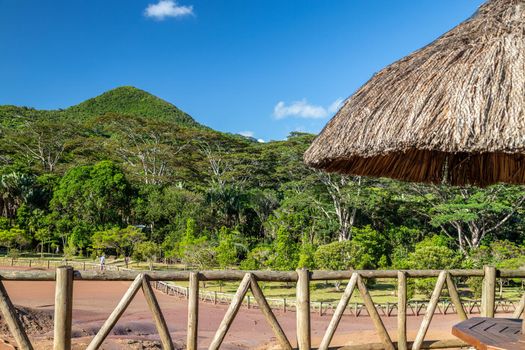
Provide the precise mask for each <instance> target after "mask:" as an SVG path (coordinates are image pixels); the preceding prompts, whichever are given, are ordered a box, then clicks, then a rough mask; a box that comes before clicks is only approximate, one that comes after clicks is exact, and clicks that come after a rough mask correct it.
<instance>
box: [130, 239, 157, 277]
mask: <svg viewBox="0 0 525 350" xmlns="http://www.w3.org/2000/svg"><path fill="white" fill-rule="evenodd" d="M159 252H160V247H159V245H158V244H156V243H155V242H137V243H135V245H134V250H133V256H134V258H135V259H137V260H139V261H147V262H148V264H149V269H150V271H152V270H153V263H154V262H155V260H157V257H158V256H159V254H160V253H159Z"/></svg>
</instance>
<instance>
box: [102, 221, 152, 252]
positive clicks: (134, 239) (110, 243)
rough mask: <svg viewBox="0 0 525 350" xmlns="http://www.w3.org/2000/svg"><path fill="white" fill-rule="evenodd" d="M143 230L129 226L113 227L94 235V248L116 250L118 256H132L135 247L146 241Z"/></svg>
mask: <svg viewBox="0 0 525 350" xmlns="http://www.w3.org/2000/svg"><path fill="white" fill-rule="evenodd" d="M145 238H146V237H145V234H144V233H143V232H142V230H140V229H138V228H136V227H134V226H128V227H126V228H119V227H113V228H110V229H108V230H104V231H97V232H95V233H94V234H93V237H92V240H93V248H95V249H114V250H115V251H116V253H117V256H130V255H131V250H132V248H133V247H135V246H137V244H138V243H141V242H142V241H144V240H145Z"/></svg>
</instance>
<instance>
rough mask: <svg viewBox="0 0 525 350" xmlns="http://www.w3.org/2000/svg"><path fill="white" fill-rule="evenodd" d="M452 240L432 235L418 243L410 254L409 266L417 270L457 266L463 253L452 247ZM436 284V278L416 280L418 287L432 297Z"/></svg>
mask: <svg viewBox="0 0 525 350" xmlns="http://www.w3.org/2000/svg"><path fill="white" fill-rule="evenodd" d="M449 244H450V240H449V239H447V238H446V237H444V236H439V235H436V236H432V237H428V238H426V239H424V240H423V241H421V242H419V243H418V244H416V249H415V251H414V252H412V253H410V254H409V256H408V261H407V266H408V268H410V269H416V270H424V269H430V270H447V269H453V268H457V267H458V266H459V265H460V262H461V258H462V257H461V255H460V254H458V253H457V252H456V251H454V250H452V249H450V248H449V247H448V245H449ZM435 284H436V279H435V278H419V279H417V280H416V282H415V286H416V289H417V290H418V291H420V292H421V293H423V294H425V296H427V297H430V295H431V294H432V291H433V290H434V285H435Z"/></svg>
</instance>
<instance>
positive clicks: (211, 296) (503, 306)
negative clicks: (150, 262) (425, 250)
mask: <svg viewBox="0 0 525 350" xmlns="http://www.w3.org/2000/svg"><path fill="white" fill-rule="evenodd" d="M152 287H153V288H155V289H156V290H158V291H160V292H162V293H164V294H167V295H170V296H176V297H179V298H182V299H188V297H189V287H183V286H178V285H175V284H171V283H168V282H162V281H155V282H154V283H153V284H152ZM234 296H235V294H231V293H222V292H217V291H202V290H201V291H199V300H200V301H201V302H206V303H211V304H215V305H217V304H228V305H229V304H231V301H232V299H233V297H234ZM266 301H267V302H268V304H269V305H270V307H271V308H272V309H274V310H281V311H283V312H288V311H292V312H293V311H295V299H289V298H277V297H273V298H268V297H267V298H266ZM429 302H430V301H429V300H409V301H407V316H420V315H422V314H424V313H425V311H426V309H427V308H428V305H429ZM519 303H520V300H519V299H517V300H513V299H498V300H496V307H495V310H494V312H495V313H505V314H508V313H513V312H514V311H516V309H517V307H518V306H519ZM337 304H338V303H337V302H330V301H312V300H310V312H312V313H316V314H318V315H319V316H330V315H332V314H333V313H334V311H335V309H336V307H337ZM462 304H463V308H464V309H465V312H466V313H467V314H469V315H475V314H481V299H479V300H464V301H462ZM242 305H243V306H244V307H246V308H248V309H250V308H256V307H257V304H255V305H254V304H253V296H250V295H246V296H245V297H244V300H243V302H242ZM374 305H375V307H376V309H377V311H378V312H379V314H380V315H381V316H387V317H395V316H397V313H398V309H397V307H398V304H397V303H393V302H386V303H374ZM345 312H346V313H347V314H349V315H351V316H354V317H361V316H369V315H368V312H367V311H366V307H365V304H363V303H358V302H352V303H348V305H347V308H346V310H345ZM435 313H436V314H441V315H449V314H456V313H457V310H456V307H455V306H454V303H453V302H452V301H451V300H441V301H440V302H439V303H438V305H437V307H436V310H435Z"/></svg>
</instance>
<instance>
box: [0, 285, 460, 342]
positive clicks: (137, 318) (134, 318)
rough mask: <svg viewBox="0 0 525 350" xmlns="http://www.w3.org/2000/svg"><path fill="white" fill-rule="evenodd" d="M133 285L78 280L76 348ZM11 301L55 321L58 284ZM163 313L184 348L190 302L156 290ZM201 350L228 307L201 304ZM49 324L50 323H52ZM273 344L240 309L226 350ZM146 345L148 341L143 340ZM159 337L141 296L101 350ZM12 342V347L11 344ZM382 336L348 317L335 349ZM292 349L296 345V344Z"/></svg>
mask: <svg viewBox="0 0 525 350" xmlns="http://www.w3.org/2000/svg"><path fill="white" fill-rule="evenodd" d="M130 283H131V282H105V281H75V283H74V292H73V295H74V302H73V336H74V339H73V345H74V346H73V348H74V349H84V348H85V347H86V346H87V344H88V343H89V341H90V339H91V338H92V337H93V335H94V334H95V333H96V331H97V330H98V329H99V328H100V326H101V325H102V323H103V322H104V321H105V320H106V318H107V317H108V316H109V314H110V313H111V311H112V310H113V308H114V307H115V306H116V304H117V303H118V301H119V300H120V298H121V297H122V295H123V294H124V293H125V291H126V290H127V288H128V287H129V285H130ZM4 284H5V286H6V289H7V291H8V293H9V295H10V297H11V300H12V301H13V303H14V304H15V305H17V306H23V307H28V308H31V309H34V310H36V311H38V312H39V313H40V314H42V313H44V314H47V315H48V317H51V315H52V312H53V303H54V287H55V286H54V282H19V281H6V282H4ZM155 293H156V296H157V298H158V301H159V304H160V306H161V309H162V311H163V313H164V316H165V318H166V321H167V323H168V326H169V329H170V331H171V335H172V338H173V340H174V342H175V343H176V345H177V347H180V348H183V347H184V343H185V334H186V331H185V330H186V321H187V304H186V300H184V299H180V298H178V297H174V296H167V295H165V294H163V293H160V292H155ZM199 307H200V309H199V348H203V349H205V348H207V346H208V345H209V343H210V341H211V339H212V338H213V335H214V334H215V331H216V329H217V327H218V325H219V323H220V322H221V320H222V317H223V315H224V313H225V311H226V308H227V306H226V305H213V304H209V303H204V302H201V303H200V305H199ZM274 312H275V314H276V317H277V319H278V320H279V322H280V324H281V326H282V327H283V329H284V331H285V333H286V334H287V335H288V337H289V339H290V340H291V341H292V343H295V336H296V334H295V313H294V312H287V313H283V312H282V311H274ZM421 320H422V317H408V325H407V328H408V336H409V338H410V339H413V338H414V337H415V335H416V333H417V330H418V328H419V325H420V323H421ZM311 321H312V339H313V344H312V345H313V346H317V345H318V344H319V342H320V340H321V338H322V336H323V333H324V331H325V329H326V327H327V325H328V323H329V322H330V316H319V315H315V314H312V320H311ZM383 322H384V323H385V326H386V327H387V329H388V331H389V333H390V334H391V336H392V339H393V340H395V338H396V322H397V320H396V317H384V318H383ZM457 322H458V318H457V316H456V315H445V316H443V315H435V316H434V318H433V320H432V323H431V326H430V330H429V332H428V335H427V339H453V336H452V335H451V333H450V331H451V328H452V326H453V325H454V324H455V323H457ZM48 323H49V322H48ZM43 328H44V329H43V330H41V331H33V332H32V334H31V336H30V338H31V339H32V342H33V345H34V346H35V348H36V349H49V348H51V344H52V337H53V332H52V328H51V327H47V329H46V327H43ZM3 338H4V339H5V342H4V345H2V344H0V349H3V348H12V346H11V345H9V344H13V340H12V339H10V338H9V336H8V335H5V336H3ZM274 340H275V338H274V336H273V333H272V331H271V329H270V327H269V326H268V325H267V324H266V321H265V319H264V317H263V315H262V313H261V312H260V310H258V309H249V310H248V309H246V308H242V309H241V311H240V312H239V313H238V314H237V317H236V318H235V321H234V323H233V325H232V328H231V329H230V331H229V333H228V335H227V336H226V338H225V341H224V344H223V346H222V348H223V349H263V348H267V347H269V346H268V345H269V344H271V343H273V341H274ZM144 341H145V342H144ZM155 341H158V336H157V334H156V330H155V326H154V323H153V320H152V317H151V316H150V312H149V309H148V307H147V304H146V301H145V299H144V297H143V295H142V292H140V291H139V292H138V293H137V295H136V297H135V299H134V301H133V302H132V303H131V305H130V306H129V308H128V309H127V310H126V312H125V313H124V315H123V316H122V318H121V319H120V320H119V322H118V324H117V326H116V327H115V329H114V330H113V333H112V334H111V335H110V337H109V338H108V339H107V340H106V342H105V343H104V346H103V349H123V348H126V349H143V348H157V347H155V346H153V345H156V343H157V342H155ZM7 342H8V343H7ZM376 342H379V338H378V337H377V334H376V332H375V330H374V326H373V324H372V322H371V320H370V318H369V317H366V316H361V317H359V318H355V317H354V316H344V317H343V320H342V321H341V323H340V325H339V328H338V330H337V332H336V335H335V337H334V340H333V342H332V345H334V346H336V345H350V344H364V343H376ZM292 345H294V344H292Z"/></svg>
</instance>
